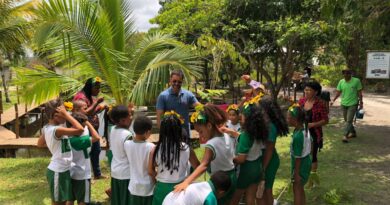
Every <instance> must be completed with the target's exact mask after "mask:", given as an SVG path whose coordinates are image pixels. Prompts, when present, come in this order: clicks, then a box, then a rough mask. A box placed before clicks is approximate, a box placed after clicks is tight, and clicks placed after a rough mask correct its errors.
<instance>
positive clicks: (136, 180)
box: [125, 116, 154, 205]
mask: <svg viewBox="0 0 390 205" xmlns="http://www.w3.org/2000/svg"><path fill="white" fill-rule="evenodd" d="M133 126H134V132H135V137H134V138H133V140H130V141H126V142H125V152H126V155H127V158H128V162H129V166H130V176H131V177H130V183H129V186H128V190H129V191H130V194H129V200H128V201H129V204H134V205H151V204H152V200H153V188H154V181H153V179H152V177H150V176H149V175H148V163H149V155H150V153H151V151H152V149H153V148H154V144H153V143H150V142H146V140H147V139H148V138H149V137H150V134H151V131H152V126H153V123H152V120H150V119H149V118H147V117H146V116H139V117H137V118H135V120H134V125H133Z"/></svg>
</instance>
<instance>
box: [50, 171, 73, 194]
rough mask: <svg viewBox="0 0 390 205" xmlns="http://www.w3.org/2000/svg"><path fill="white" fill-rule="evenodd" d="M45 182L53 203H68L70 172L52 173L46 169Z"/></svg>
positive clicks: (70, 187) (70, 185)
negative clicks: (47, 184)
mask: <svg viewBox="0 0 390 205" xmlns="http://www.w3.org/2000/svg"><path fill="white" fill-rule="evenodd" d="M46 178H47V182H48V183H49V188H50V197H51V200H52V201H54V202H64V201H69V200H70V199H71V196H72V180H71V178H70V172H69V170H68V171H65V172H54V171H52V170H50V169H47V172H46Z"/></svg>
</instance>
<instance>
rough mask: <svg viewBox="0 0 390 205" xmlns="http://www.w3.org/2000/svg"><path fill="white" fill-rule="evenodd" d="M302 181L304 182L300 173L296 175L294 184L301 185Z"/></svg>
mask: <svg viewBox="0 0 390 205" xmlns="http://www.w3.org/2000/svg"><path fill="white" fill-rule="evenodd" d="M301 181H302V178H301V176H299V174H298V173H294V183H299V184H300V183H301Z"/></svg>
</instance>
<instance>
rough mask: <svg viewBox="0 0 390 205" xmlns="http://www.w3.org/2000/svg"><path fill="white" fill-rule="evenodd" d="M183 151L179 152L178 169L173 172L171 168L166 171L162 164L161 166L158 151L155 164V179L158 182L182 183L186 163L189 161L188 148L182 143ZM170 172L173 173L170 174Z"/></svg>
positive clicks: (187, 165)
mask: <svg viewBox="0 0 390 205" xmlns="http://www.w3.org/2000/svg"><path fill="white" fill-rule="evenodd" d="M183 147H184V150H181V151H180V153H179V155H180V160H179V167H178V170H173V167H171V170H168V168H167V167H165V165H164V164H162V161H161V157H160V156H161V149H160V150H159V153H158V154H157V155H156V164H157V176H156V179H157V180H158V181H160V182H164V183H178V182H181V181H183V180H184V179H185V178H186V177H187V171H188V167H189V164H188V161H189V159H190V148H189V146H188V145H187V144H185V143H183ZM171 171H173V172H172V173H171Z"/></svg>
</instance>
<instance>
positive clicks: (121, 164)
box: [110, 126, 133, 179]
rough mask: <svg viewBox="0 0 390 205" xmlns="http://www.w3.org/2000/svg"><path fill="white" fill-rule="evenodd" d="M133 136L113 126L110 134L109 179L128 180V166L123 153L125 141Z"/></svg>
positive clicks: (125, 130)
mask: <svg viewBox="0 0 390 205" xmlns="http://www.w3.org/2000/svg"><path fill="white" fill-rule="evenodd" d="M132 136H133V135H132V134H131V132H130V131H129V130H128V129H123V128H118V127H116V126H114V127H113V128H112V130H111V133H110V142H111V143H110V148H111V151H112V162H111V177H113V178H115V179H130V166H129V160H128V159H127V156H126V152H125V147H124V145H125V141H131V140H130V139H131V137H132Z"/></svg>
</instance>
